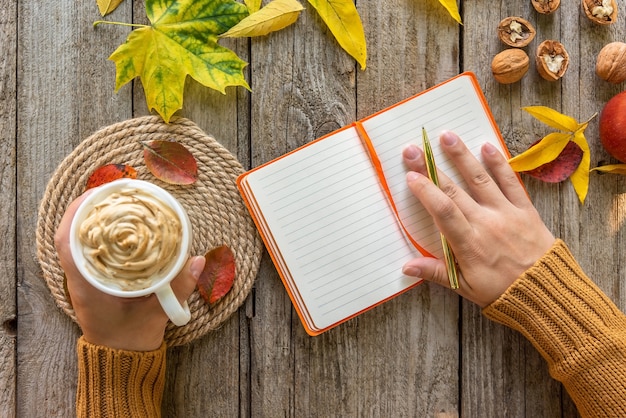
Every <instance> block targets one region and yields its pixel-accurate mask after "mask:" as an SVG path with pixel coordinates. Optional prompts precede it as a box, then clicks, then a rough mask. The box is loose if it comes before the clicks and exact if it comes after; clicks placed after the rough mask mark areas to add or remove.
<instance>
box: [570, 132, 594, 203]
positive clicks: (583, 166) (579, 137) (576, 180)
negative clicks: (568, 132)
mask: <svg viewBox="0 0 626 418" xmlns="http://www.w3.org/2000/svg"><path fill="white" fill-rule="evenodd" d="M573 141H574V142H575V143H576V144H577V145H578V146H579V147H580V149H582V150H583V159H582V160H581V161H580V165H579V166H578V168H577V169H576V171H574V172H573V173H572V175H571V176H570V180H571V181H572V185H573V186H574V190H575V191H576V194H577V195H578V200H580V203H581V204H582V203H585V198H586V197H587V192H588V191H589V166H590V164H591V152H590V151H589V144H588V143H587V139H586V138H585V135H584V134H583V132H582V130H581V131H577V132H576V133H575V134H574V139H573Z"/></svg>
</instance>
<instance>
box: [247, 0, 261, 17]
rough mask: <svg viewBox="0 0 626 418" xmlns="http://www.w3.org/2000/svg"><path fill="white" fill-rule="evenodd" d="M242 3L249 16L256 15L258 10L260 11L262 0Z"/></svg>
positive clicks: (250, 0) (248, 0)
mask: <svg viewBox="0 0 626 418" xmlns="http://www.w3.org/2000/svg"><path fill="white" fill-rule="evenodd" d="M243 2H244V3H245V5H246V7H247V8H248V12H249V13H250V14H252V13H256V12H258V11H259V10H261V3H262V0H244V1H243Z"/></svg>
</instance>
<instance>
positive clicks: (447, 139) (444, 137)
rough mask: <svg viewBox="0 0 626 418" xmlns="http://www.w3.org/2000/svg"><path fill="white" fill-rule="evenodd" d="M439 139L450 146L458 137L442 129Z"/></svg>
mask: <svg viewBox="0 0 626 418" xmlns="http://www.w3.org/2000/svg"><path fill="white" fill-rule="evenodd" d="M439 139H440V140H441V142H442V143H443V144H444V145H447V146H449V147H451V146H452V145H454V144H456V143H457V140H458V137H457V136H456V134H454V133H452V132H448V131H444V132H442V133H441V136H440V137H439Z"/></svg>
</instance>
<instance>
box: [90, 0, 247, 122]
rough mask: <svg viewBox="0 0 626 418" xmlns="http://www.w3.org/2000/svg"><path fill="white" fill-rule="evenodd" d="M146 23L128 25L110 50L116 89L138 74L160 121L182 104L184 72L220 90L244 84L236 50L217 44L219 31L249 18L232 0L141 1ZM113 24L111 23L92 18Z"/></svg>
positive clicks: (242, 6)
mask: <svg viewBox="0 0 626 418" xmlns="http://www.w3.org/2000/svg"><path fill="white" fill-rule="evenodd" d="M145 5H146V14H147V17H148V20H149V21H150V25H133V26H136V27H137V29H135V30H133V31H131V32H130V34H129V35H128V37H127V38H126V42H124V43H123V44H122V45H120V46H119V47H118V48H117V49H116V50H115V51H114V52H113V54H111V56H110V57H109V59H110V60H111V61H113V62H115V69H116V72H115V91H118V90H119V89H120V88H121V87H122V86H123V85H125V84H127V83H129V82H130V81H131V80H133V79H134V78H136V77H139V79H140V80H141V84H142V85H143V88H144V93H145V96H146V104H147V106H148V109H150V110H152V109H154V110H156V111H157V112H158V113H159V115H161V117H162V118H163V120H164V121H165V122H169V120H170V118H171V117H172V115H173V114H174V113H175V112H176V111H177V110H178V109H180V108H182V105H183V93H184V90H185V81H186V78H187V76H189V77H191V78H193V79H194V80H196V81H197V82H198V83H200V84H202V85H203V86H206V87H209V88H212V89H214V90H217V91H219V92H221V93H225V90H226V87H229V86H243V87H245V88H249V86H248V83H247V82H246V80H245V77H244V74H243V69H244V67H245V66H246V65H247V63H246V62H244V61H242V60H241V59H240V58H239V57H238V56H237V54H235V53H234V52H233V51H231V50H229V49H228V48H225V47H223V46H221V45H219V44H218V34H219V33H221V31H224V30H225V28H231V27H233V26H235V25H236V24H237V23H239V21H241V20H242V19H243V18H244V17H246V16H248V9H247V8H246V6H244V5H243V4H242V3H239V2H236V1H234V0H169V2H165V1H163V0H146V2H145ZM100 23H112V24H113V23H115V22H95V23H94V24H100Z"/></svg>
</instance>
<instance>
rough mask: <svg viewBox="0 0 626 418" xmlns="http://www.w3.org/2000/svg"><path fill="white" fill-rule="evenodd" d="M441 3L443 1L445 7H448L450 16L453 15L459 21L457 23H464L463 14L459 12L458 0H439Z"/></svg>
mask: <svg viewBox="0 0 626 418" xmlns="http://www.w3.org/2000/svg"><path fill="white" fill-rule="evenodd" d="M439 3H441V4H442V5H443V7H445V8H446V10H447V11H448V13H450V16H452V17H453V18H454V20H456V21H457V23H462V22H461V15H460V14H459V7H458V6H457V4H456V0H439Z"/></svg>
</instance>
